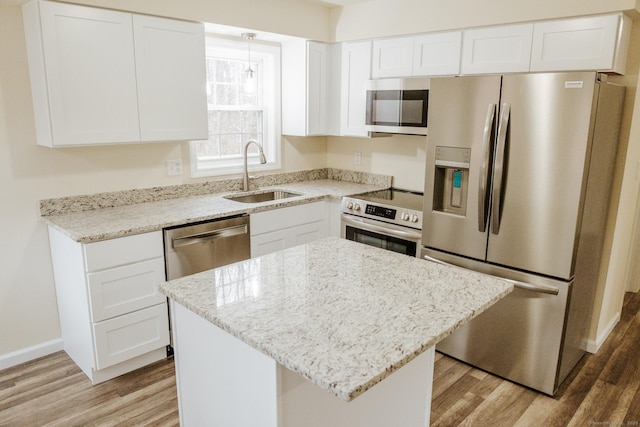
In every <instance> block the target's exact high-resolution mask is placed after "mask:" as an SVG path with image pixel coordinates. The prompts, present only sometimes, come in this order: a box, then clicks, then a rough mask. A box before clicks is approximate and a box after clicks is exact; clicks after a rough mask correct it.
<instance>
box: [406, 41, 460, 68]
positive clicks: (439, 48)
mask: <svg viewBox="0 0 640 427" xmlns="http://www.w3.org/2000/svg"><path fill="white" fill-rule="evenodd" d="M461 49H462V32H461V31H451V32H447V33H435V34H423V35H420V36H416V37H415V38H414V41H413V75H414V76H446V75H456V74H460V51H461Z"/></svg>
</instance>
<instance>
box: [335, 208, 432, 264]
mask: <svg viewBox="0 0 640 427" xmlns="http://www.w3.org/2000/svg"><path fill="white" fill-rule="evenodd" d="M340 234H341V236H342V237H343V238H345V239H347V240H352V241H354V242H359V243H364V244H365V245H369V246H375V247H378V248H382V249H387V250H390V251H393V252H398V253H401V254H405V255H410V256H414V257H416V256H418V255H419V253H418V252H419V251H420V246H421V244H420V241H421V238H422V233H421V232H420V230H416V229H413V228H408V227H401V226H398V225H394V224H388V223H386V222H382V221H375V220H370V219H366V218H361V217H358V216H354V215H348V214H344V213H343V214H342V227H341V232H340Z"/></svg>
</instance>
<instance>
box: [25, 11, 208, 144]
mask: <svg viewBox="0 0 640 427" xmlns="http://www.w3.org/2000/svg"><path fill="white" fill-rule="evenodd" d="M23 18H24V26H25V39H26V43H27V53H28V60H29V73H30V77H31V90H32V97H33V104H34V116H35V122H36V135H37V142H38V144H39V145H44V146H48V147H64V146H77V145H94V144H114V143H131V142H140V141H163V140H184V139H206V138H207V137H208V129H207V105H206V91H205V87H206V86H205V78H206V76H205V63H204V58H205V54H204V26H203V25H202V24H201V23H192V22H182V21H175V20H170V19H164V18H155V17H150V16H138V15H133V14H130V13H125V12H119V11H112V10H104V9H98V8H92V7H85V6H77V5H71V4H64V3H56V2H49V1H42V0H32V1H30V2H28V3H26V4H25V5H24V6H23Z"/></svg>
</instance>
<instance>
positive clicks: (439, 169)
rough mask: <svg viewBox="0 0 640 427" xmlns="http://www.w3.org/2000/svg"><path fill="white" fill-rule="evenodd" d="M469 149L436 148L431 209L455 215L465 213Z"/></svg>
mask: <svg viewBox="0 0 640 427" xmlns="http://www.w3.org/2000/svg"><path fill="white" fill-rule="evenodd" d="M470 159H471V149H470V148H459V147H436V153H435V166H436V167H435V176H434V180H433V182H434V189H433V190H434V191H433V209H434V210H436V211H441V212H447V213H451V214H456V215H465V214H466V212H467V192H468V189H469V162H470Z"/></svg>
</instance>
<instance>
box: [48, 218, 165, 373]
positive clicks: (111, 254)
mask: <svg viewBox="0 0 640 427" xmlns="http://www.w3.org/2000/svg"><path fill="white" fill-rule="evenodd" d="M49 240H50V245H51V258H52V261H53V272H54V277H55V282H56V295H57V299H58V312H59V315H60V327H61V330H62V340H63V343H64V349H65V351H66V352H67V353H68V354H69V356H70V357H71V358H72V359H73V361H74V362H75V363H76V364H77V365H78V366H79V367H80V369H82V371H83V372H84V373H85V374H86V375H87V376H88V377H89V379H90V380H91V382H92V383H93V384H97V383H100V382H103V381H106V380H108V379H111V378H114V377H116V376H118V375H122V374H124V373H126V372H129V371H132V370H134V369H137V368H139V367H141V366H144V365H147V364H149V363H152V362H155V361H157V360H160V359H163V358H165V357H166V346H167V345H168V344H169V318H168V313H167V300H166V298H165V297H164V296H163V295H162V294H161V293H160V292H159V290H158V287H159V285H160V283H161V282H163V281H164V277H165V276H164V256H163V243H162V233H161V232H159V231H157V232H153V233H146V234H139V235H135V236H129V237H123V238H119V239H112V240H105V241H101V242H95V243H88V244H82V243H78V242H75V241H73V240H72V239H70V238H68V237H67V236H65V235H63V234H62V233H61V232H59V231H57V230H56V229H54V228H52V227H49Z"/></svg>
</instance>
